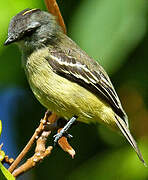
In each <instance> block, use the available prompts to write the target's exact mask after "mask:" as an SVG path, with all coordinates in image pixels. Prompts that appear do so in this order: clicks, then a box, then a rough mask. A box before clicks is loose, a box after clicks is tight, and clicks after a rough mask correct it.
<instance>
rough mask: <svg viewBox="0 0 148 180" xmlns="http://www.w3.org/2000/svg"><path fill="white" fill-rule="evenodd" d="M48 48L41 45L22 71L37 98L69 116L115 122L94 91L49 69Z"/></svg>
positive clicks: (59, 113) (61, 114) (57, 111)
mask: <svg viewBox="0 0 148 180" xmlns="http://www.w3.org/2000/svg"><path fill="white" fill-rule="evenodd" d="M47 56H49V51H48V49H47V48H44V49H40V50H38V51H36V52H34V53H33V54H31V56H30V57H29V58H28V59H27V62H26V64H25V71H26V74H27V77H28V81H29V84H30V86H31V89H32V91H33V93H34V94H35V96H36V98H37V99H38V100H39V101H40V103H41V104H42V105H43V106H45V107H46V108H47V109H49V110H51V111H53V112H56V113H57V114H58V115H59V116H61V117H64V118H66V119H70V118H71V117H72V116H73V115H77V116H78V117H79V118H78V120H79V121H83V122H86V123H89V122H94V121H100V122H105V123H107V124H114V112H113V111H112V109H111V108H110V106H109V105H108V104H107V103H105V102H104V101H103V100H102V99H101V98H98V97H97V96H95V95H94V94H93V93H91V92H90V91H88V90H87V89H85V88H83V87H82V86H80V85H78V84H77V83H74V82H71V81H69V80H67V79H66V78H63V77H61V76H59V75H58V74H56V73H55V72H53V71H52V68H51V67H50V65H49V63H48V61H47V60H46V59H45V57H47Z"/></svg>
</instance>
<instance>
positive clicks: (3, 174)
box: [0, 162, 15, 180]
mask: <svg viewBox="0 0 148 180" xmlns="http://www.w3.org/2000/svg"><path fill="white" fill-rule="evenodd" d="M6 179H8V180H15V178H14V176H13V175H12V174H11V173H10V172H9V171H8V170H7V169H6V168H5V167H4V166H3V165H2V163H1V162H0V180H6Z"/></svg>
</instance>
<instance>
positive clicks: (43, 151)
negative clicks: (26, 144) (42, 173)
mask: <svg viewBox="0 0 148 180" xmlns="http://www.w3.org/2000/svg"><path fill="white" fill-rule="evenodd" d="M50 133H51V131H43V132H42V134H41V136H40V138H39V139H38V140H37V142H36V150H35V154H34V155H33V156H32V157H31V158H29V159H28V160H27V161H26V162H25V163H24V164H23V165H22V166H20V167H19V168H17V169H16V170H14V171H13V173H12V175H13V176H14V177H17V176H19V175H20V174H23V173H24V172H26V171H28V170H30V169H31V168H33V167H35V166H36V164H38V163H40V162H41V161H42V160H43V159H44V158H45V157H47V156H48V155H50V154H51V150H52V149H53V147H52V146H49V147H47V148H46V147H45V145H46V141H47V138H48V136H49V135H50Z"/></svg>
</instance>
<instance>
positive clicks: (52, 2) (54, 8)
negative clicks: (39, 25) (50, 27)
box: [44, 0, 66, 34]
mask: <svg viewBox="0 0 148 180" xmlns="http://www.w3.org/2000/svg"><path fill="white" fill-rule="evenodd" d="M44 1H45V4H46V7H47V9H48V11H49V12H50V13H51V14H53V15H54V16H56V17H57V21H58V23H59V25H60V26H61V27H62V29H63V32H64V33H65V34H66V26H65V23H64V20H63V17H62V15H61V12H60V9H59V7H58V4H57V2H56V0H44Z"/></svg>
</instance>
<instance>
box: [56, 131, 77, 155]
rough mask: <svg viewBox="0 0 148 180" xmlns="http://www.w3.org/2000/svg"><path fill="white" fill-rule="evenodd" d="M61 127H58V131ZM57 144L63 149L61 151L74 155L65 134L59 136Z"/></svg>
mask: <svg viewBox="0 0 148 180" xmlns="http://www.w3.org/2000/svg"><path fill="white" fill-rule="evenodd" d="M61 129H62V128H60V129H58V133H59V132H60V131H61ZM58 144H59V146H60V147H61V148H62V149H63V151H65V152H68V154H69V155H71V157H72V158H74V156H75V154H76V153H75V150H74V149H73V148H72V147H71V146H70V144H69V143H68V141H67V138H66V137H65V136H63V137H61V138H60V139H59V140H58Z"/></svg>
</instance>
